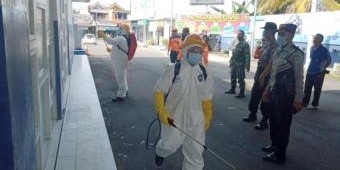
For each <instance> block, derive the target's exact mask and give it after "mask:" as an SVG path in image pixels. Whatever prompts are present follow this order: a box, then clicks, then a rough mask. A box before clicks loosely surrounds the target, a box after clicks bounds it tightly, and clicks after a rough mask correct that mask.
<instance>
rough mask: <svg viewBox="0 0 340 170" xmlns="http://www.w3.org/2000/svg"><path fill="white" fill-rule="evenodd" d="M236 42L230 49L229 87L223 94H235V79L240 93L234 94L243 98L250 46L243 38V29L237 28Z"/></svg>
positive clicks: (248, 66) (248, 67)
mask: <svg viewBox="0 0 340 170" xmlns="http://www.w3.org/2000/svg"><path fill="white" fill-rule="evenodd" d="M237 39H238V41H239V42H238V44H236V46H235V47H234V49H233V50H232V56H231V58H230V61H229V63H230V65H229V67H230V74H231V89H230V90H228V91H226V92H224V93H225V94H235V93H236V91H235V88H236V81H237V79H238V84H239V87H240V93H239V94H238V95H237V96H235V97H236V98H244V97H245V95H244V88H245V86H246V82H245V81H244V78H245V69H247V72H249V69H250V47H249V44H248V43H247V42H246V41H245V40H244V31H242V30H239V31H238V34H237Z"/></svg>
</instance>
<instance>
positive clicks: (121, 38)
mask: <svg viewBox="0 0 340 170" xmlns="http://www.w3.org/2000/svg"><path fill="white" fill-rule="evenodd" d="M119 28H120V29H119V30H118V32H117V36H116V37H114V38H111V37H106V35H105V33H104V32H102V31H101V32H98V37H100V38H103V39H104V41H106V42H107V43H108V44H112V49H111V50H110V51H111V54H110V57H111V61H112V67H113V68H112V69H113V74H114V77H115V79H116V83H117V86H118V89H117V92H116V95H115V96H116V97H115V98H113V99H112V101H113V102H122V101H124V100H125V98H126V94H127V91H128V85H127V69H128V62H129V61H128V56H127V54H126V53H125V52H124V51H128V42H127V38H125V37H127V36H128V35H129V34H130V27H129V26H128V25H126V24H121V25H119ZM123 50H124V51H123Z"/></svg>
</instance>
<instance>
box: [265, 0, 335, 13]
mask: <svg viewBox="0 0 340 170" xmlns="http://www.w3.org/2000/svg"><path fill="white" fill-rule="evenodd" d="M311 4H312V0H285V1H282V0H259V6H258V13H259V14H284V13H305V12H310V11H311ZM323 10H326V11H334V10H340V0H322V1H321V0H319V5H318V11H323Z"/></svg>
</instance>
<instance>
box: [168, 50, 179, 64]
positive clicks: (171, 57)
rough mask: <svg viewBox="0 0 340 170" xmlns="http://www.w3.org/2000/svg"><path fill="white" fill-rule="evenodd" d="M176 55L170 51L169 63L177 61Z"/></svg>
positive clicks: (176, 53)
mask: <svg viewBox="0 0 340 170" xmlns="http://www.w3.org/2000/svg"><path fill="white" fill-rule="evenodd" d="M177 55H178V52H177V51H172V50H171V51H170V61H171V63H175V62H176V60H177Z"/></svg>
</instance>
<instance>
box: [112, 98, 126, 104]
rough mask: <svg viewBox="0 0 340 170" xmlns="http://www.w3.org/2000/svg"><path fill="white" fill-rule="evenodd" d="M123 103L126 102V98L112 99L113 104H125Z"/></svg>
mask: <svg viewBox="0 0 340 170" xmlns="http://www.w3.org/2000/svg"><path fill="white" fill-rule="evenodd" d="M123 101H125V98H123V97H116V98H114V99H112V102H117V103H118V102H123Z"/></svg>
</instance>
